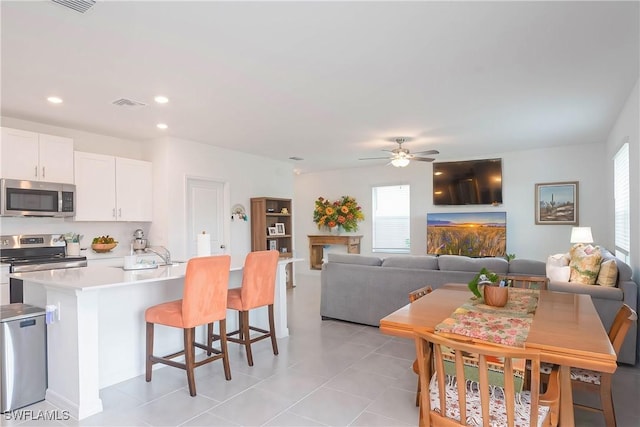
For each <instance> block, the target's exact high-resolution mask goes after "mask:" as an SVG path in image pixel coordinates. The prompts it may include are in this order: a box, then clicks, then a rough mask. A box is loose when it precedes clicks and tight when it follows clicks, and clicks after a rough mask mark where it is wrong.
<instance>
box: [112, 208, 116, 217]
mask: <svg viewBox="0 0 640 427" xmlns="http://www.w3.org/2000/svg"><path fill="white" fill-rule="evenodd" d="M111 216H112V217H114V218H115V217H116V208H113V209H112V210H111Z"/></svg>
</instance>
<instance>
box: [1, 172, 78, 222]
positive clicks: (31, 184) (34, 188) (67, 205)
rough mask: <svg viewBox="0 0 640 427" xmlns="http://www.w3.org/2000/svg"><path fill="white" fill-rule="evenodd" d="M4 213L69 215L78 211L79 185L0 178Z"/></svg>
mask: <svg viewBox="0 0 640 427" xmlns="http://www.w3.org/2000/svg"><path fill="white" fill-rule="evenodd" d="M0 188H1V189H2V192H1V193H0V215H1V216H49V217H66V216H74V215H75V214H76V209H75V208H76V186H75V185H73V184H60V183H55V182H41V181H22V180H17V179H0Z"/></svg>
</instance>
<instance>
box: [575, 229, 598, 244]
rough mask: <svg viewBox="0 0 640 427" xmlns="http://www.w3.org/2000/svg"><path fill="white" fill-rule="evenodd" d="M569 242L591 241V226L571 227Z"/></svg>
mask: <svg viewBox="0 0 640 427" xmlns="http://www.w3.org/2000/svg"><path fill="white" fill-rule="evenodd" d="M571 243H593V236H592V235H591V227H572V228H571Z"/></svg>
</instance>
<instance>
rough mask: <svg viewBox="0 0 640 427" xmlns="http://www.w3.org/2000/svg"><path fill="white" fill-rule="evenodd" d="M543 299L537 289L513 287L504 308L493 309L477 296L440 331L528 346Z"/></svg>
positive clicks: (437, 329) (511, 344)
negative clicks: (539, 305)
mask: <svg viewBox="0 0 640 427" xmlns="http://www.w3.org/2000/svg"><path fill="white" fill-rule="evenodd" d="M539 296H540V291H539V290H537V289H519V288H509V300H508V301H507V304H506V305H505V306H504V307H492V306H489V305H486V304H484V301H483V300H482V299H480V298H475V297H473V298H471V299H470V300H469V301H467V302H466V303H464V304H462V305H461V306H460V307H458V308H457V309H456V310H455V311H454V312H453V313H452V314H451V315H450V316H449V317H448V318H446V319H445V320H443V321H442V323H440V324H439V325H437V326H436V332H442V333H449V334H458V335H464V336H467V337H471V338H475V339H478V340H482V341H487V342H490V343H493V344H501V345H508V346H512V347H524V343H525V341H526V340H527V336H528V335H529V329H530V328H531V323H532V322H533V315H534V314H535V311H536V307H537V306H538V298H539Z"/></svg>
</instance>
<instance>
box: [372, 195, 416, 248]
mask: <svg viewBox="0 0 640 427" xmlns="http://www.w3.org/2000/svg"><path fill="white" fill-rule="evenodd" d="M409 195H410V193H409V186H408V185H390V186H386V187H373V193H372V199H373V200H372V201H373V203H372V206H373V215H372V217H373V221H372V222H373V248H372V250H373V252H387V253H409V251H410V249H411V241H410V226H409V224H410V222H411V221H410V220H411V215H410V203H409Z"/></svg>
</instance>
